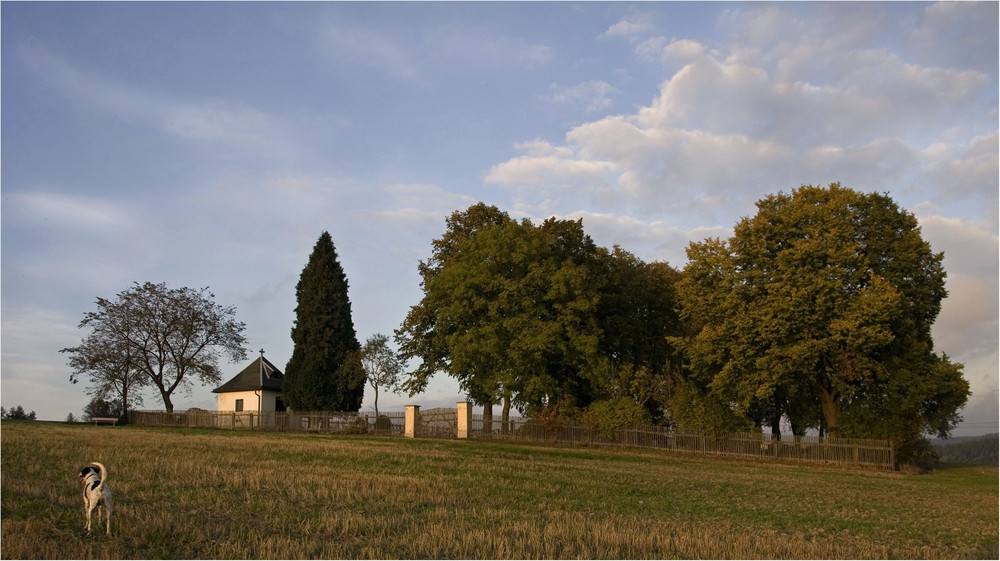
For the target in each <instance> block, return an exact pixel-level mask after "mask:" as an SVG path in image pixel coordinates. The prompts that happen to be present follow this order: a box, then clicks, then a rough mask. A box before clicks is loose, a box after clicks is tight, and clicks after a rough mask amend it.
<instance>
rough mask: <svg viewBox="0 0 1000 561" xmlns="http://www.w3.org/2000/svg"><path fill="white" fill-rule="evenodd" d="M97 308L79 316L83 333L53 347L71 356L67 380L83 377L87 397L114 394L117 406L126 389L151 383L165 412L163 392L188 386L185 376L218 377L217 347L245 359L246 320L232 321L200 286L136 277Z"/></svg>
mask: <svg viewBox="0 0 1000 561" xmlns="http://www.w3.org/2000/svg"><path fill="white" fill-rule="evenodd" d="M97 308H98V309H97V311H96V312H88V313H87V314H85V316H84V319H83V321H81V322H80V327H81V328H89V329H91V333H90V335H88V336H87V338H85V339H84V340H83V342H82V343H81V344H80V346H78V347H73V348H68V349H63V350H62V351H61V352H67V353H71V354H73V355H75V356H74V357H73V358H72V359H71V360H70V365H71V366H73V368H74V369H75V370H76V372H74V374H73V375H72V376H71V377H70V380H71V381H73V382H74V383H75V382H76V381H77V379H78V377H79V376H80V375H84V374H86V375H89V376H90V378H91V381H92V382H93V383H94V386H93V388H92V390H91V391H92V393H93V394H94V395H110V394H115V395H116V397H118V398H120V399H121V403H122V407H123V408H127V407H129V406H130V405H132V403H134V398H136V397H137V394H136V393H135V392H133V391H132V390H133V388H136V387H137V386H140V385H142V384H152V385H153V386H154V387H156V389H157V390H158V391H159V392H160V396H161V398H162V399H163V406H164V407H165V408H166V410H167V411H173V410H174V406H173V403H172V402H171V400H170V398H171V395H173V393H174V391H176V390H177V389H179V388H186V387H189V386H190V384H191V380H192V378H197V379H198V380H199V381H201V382H202V383H203V384H209V383H218V382H219V380H220V379H221V378H222V373H221V371H220V370H219V368H218V361H219V358H220V356H221V354H222V353H225V354H227V355H228V356H229V358H230V360H232V361H233V362H236V361H239V360H243V359H245V358H246V349H245V348H244V345H245V343H246V339H245V338H244V336H243V331H244V330H245V329H246V326H245V325H244V324H243V323H242V322H237V321H236V308H235V307H234V306H228V307H227V306H220V305H218V304H216V303H215V295H214V294H212V293H211V292H209V291H208V289H207V288H203V289H201V290H193V289H190V288H186V287H185V288H175V289H170V288H167V285H166V284H165V283H160V284H153V283H150V282H147V283H145V284H141V285H140V284H138V283H136V284H135V285H134V286H133V287H132V288H130V289H128V290H125V291H122V292H120V293H119V294H118V296H117V297H116V298H115V299H114V300H107V299H104V298H98V299H97Z"/></svg>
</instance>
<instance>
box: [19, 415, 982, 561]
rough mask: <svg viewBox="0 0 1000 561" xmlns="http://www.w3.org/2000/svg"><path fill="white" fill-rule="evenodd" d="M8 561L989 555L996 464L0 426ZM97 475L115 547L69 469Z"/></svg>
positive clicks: (368, 438)
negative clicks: (94, 468) (96, 525)
mask: <svg viewBox="0 0 1000 561" xmlns="http://www.w3.org/2000/svg"><path fill="white" fill-rule="evenodd" d="M0 436H2V454H0V463H2V465H0V502H2V512H0V518H2V536H0V538H2V540H0V550H2V551H0V553H2V557H3V558H4V559H12V558H63V559H89V558H98V559H112V558H143V559H155V558H177V559H184V558H195V559H197V558H236V559H241V558H270V559H297V558H325V559H350V558H414V559H425V558H435V559H436V558H465V559H481V558H490V559H508V558H517V559H532V558H618V559H643V558H717V559H726V558H772V559H788V558H795V559H808V558H852V559H857V558H993V559H995V558H997V555H998V523H997V520H998V473H997V468H996V467H989V468H983V467H974V468H973V467H963V468H951V469H945V470H940V471H937V472H935V473H931V474H923V475H916V474H901V473H881V472H879V473H874V472H865V471H854V470H844V469H834V468H824V467H818V466H815V465H809V466H798V465H781V464H769V463H761V462H742V461H727V460H719V459H706V458H699V457H694V456H687V455H675V454H666V453H662V452H661V453H655V452H637V451H624V450H608V449H593V448H547V447H541V446H532V445H518V444H511V443H499V442H480V441H457V440H409V439H402V438H391V437H383V438H379V437H365V436H325V435H323V436H321V435H303V434H281V433H252V432H227V431H219V430H214V431H213V430H187V429H148V428H135V427H93V426H87V425H47V424H31V423H4V424H3V426H2V429H0ZM91 461H99V462H102V463H103V464H104V465H105V466H107V467H108V469H109V471H110V477H109V479H108V481H109V484H110V485H111V488H112V490H113V492H114V504H115V512H114V517H113V518H112V534H113V535H112V536H111V537H107V536H104V535H102V534H96V533H95V535H94V536H87V535H86V534H85V532H84V531H83V524H84V515H83V509H82V504H83V503H82V499H81V497H80V489H79V486H78V483H77V473H78V472H79V470H80V468H82V467H84V466H85V465H86V464H87V463H89V462H91Z"/></svg>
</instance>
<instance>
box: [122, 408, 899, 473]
mask: <svg viewBox="0 0 1000 561" xmlns="http://www.w3.org/2000/svg"><path fill="white" fill-rule="evenodd" d="M416 413H417V414H416V415H415V422H414V427H413V429H414V430H413V435H414V436H416V437H420V438H456V436H457V431H458V429H457V427H458V413H457V410H456V409H450V408H441V409H428V410H426V411H419V410H418V411H417V412H416ZM129 416H130V421H131V423H132V424H134V425H138V426H170V427H205V428H217V429H229V430H262V431H284V432H318V433H330V434H378V435H389V436H403V435H404V434H405V424H406V414H405V413H404V412H396V411H392V412H383V413H379V415H378V416H377V417H376V416H375V414H374V413H373V412H365V413H361V412H357V413H355V412H322V411H321V412H289V411H286V412H268V411H264V412H258V411H254V412H237V411H205V410H194V411H192V410H189V411H185V412H175V413H166V412H163V411H132V412H131V413H130V415H129ZM469 436H470V437H471V438H481V439H485V438H494V439H509V440H517V441H528V442H549V443H553V444H584V445H589V446H608V447H627V448H645V449H655V450H671V451H678V452H688V453H694V454H702V455H708V456H726V457H734V458H756V459H775V460H789V461H803V462H825V463H834V464H841V465H857V466H862V467H868V468H875V469H887V470H891V469H895V451H894V448H893V445H892V443H891V442H890V441H888V440H867V439H853V438H831V437H819V436H802V437H792V436H786V437H785V438H782V439H778V438H776V437H774V436H773V435H771V434H766V433H755V432H745V433H731V434H726V435H723V436H719V437H712V436H708V435H705V434H702V433H699V432H694V431H680V430H670V429H668V428H666V427H658V426H642V427H631V428H626V429H616V430H601V429H599V428H594V427H587V426H582V425H574V424H557V425H546V424H544V423H542V422H541V421H540V420H538V419H533V418H525V417H514V418H510V419H508V420H507V422H506V423H505V422H503V420H502V418H500V417H496V416H494V417H492V418H491V419H490V422H489V423H487V422H486V420H485V419H484V417H483V415H481V414H480V415H472V423H471V427H470V429H469Z"/></svg>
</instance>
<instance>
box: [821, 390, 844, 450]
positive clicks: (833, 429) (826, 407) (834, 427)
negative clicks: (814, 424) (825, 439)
mask: <svg viewBox="0 0 1000 561" xmlns="http://www.w3.org/2000/svg"><path fill="white" fill-rule="evenodd" d="M831 386H832V385H831V384H830V383H829V382H823V381H820V380H817V381H816V388H817V389H818V390H819V401H820V405H822V407H823V418H824V419H825V420H826V431H827V435H829V436H832V437H834V438H840V436H841V433H840V395H839V394H838V393H837V390H835V389H833V387H831Z"/></svg>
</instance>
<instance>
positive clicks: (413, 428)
mask: <svg viewBox="0 0 1000 561" xmlns="http://www.w3.org/2000/svg"><path fill="white" fill-rule="evenodd" d="M419 414H420V406H419V405H407V406H406V416H405V417H404V419H405V421H406V425H405V427H404V428H403V436H405V437H406V438H413V437H415V436H416V435H417V415H419Z"/></svg>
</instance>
